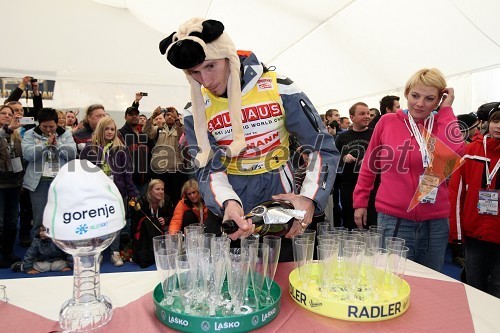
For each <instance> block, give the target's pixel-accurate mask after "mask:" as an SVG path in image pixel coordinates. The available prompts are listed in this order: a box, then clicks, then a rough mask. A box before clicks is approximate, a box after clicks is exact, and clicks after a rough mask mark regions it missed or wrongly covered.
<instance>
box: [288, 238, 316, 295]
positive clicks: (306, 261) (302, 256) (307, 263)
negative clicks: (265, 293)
mask: <svg viewBox="0 0 500 333" xmlns="http://www.w3.org/2000/svg"><path fill="white" fill-rule="evenodd" d="M292 241H293V257H294V259H295V264H296V267H297V269H298V271H299V279H300V282H301V283H302V287H303V288H304V289H307V288H308V287H309V280H310V279H311V274H310V273H311V262H312V258H313V251H314V243H313V242H312V241H311V240H310V239H308V238H298V237H293V238H292Z"/></svg>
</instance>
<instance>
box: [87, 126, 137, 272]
mask: <svg viewBox="0 0 500 333" xmlns="http://www.w3.org/2000/svg"><path fill="white" fill-rule="evenodd" d="M117 133H118V131H117V128H116V124H115V121H114V120H113V119H112V118H110V117H104V118H102V119H101V120H99V122H98V123H97V126H96V128H95V131H94V133H93V134H92V139H91V142H89V143H87V145H86V146H85V148H83V150H82V151H81V153H80V159H82V160H84V159H85V160H89V161H90V162H92V163H94V164H95V165H97V166H98V167H99V168H101V169H102V171H104V173H105V174H106V175H107V176H108V177H110V178H111V179H113V182H114V183H115V185H116V187H118V190H119V191H120V193H121V195H122V197H123V200H124V202H127V201H128V199H129V198H130V199H132V198H136V197H137V196H138V195H139V192H138V191H137V188H136V187H135V185H134V183H133V182H132V173H133V168H132V163H131V160H130V155H129V152H128V149H127V147H125V146H124V145H123V143H122V142H121V140H120V139H119V138H118V136H117ZM119 246H120V238H119V237H117V238H116V239H115V240H114V241H113V243H112V244H111V246H110V248H111V251H112V256H111V262H112V263H113V264H114V265H115V266H122V265H123V261H122V259H121V257H120V253H119Z"/></svg>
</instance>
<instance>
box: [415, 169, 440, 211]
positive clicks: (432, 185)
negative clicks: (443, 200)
mask: <svg viewBox="0 0 500 333" xmlns="http://www.w3.org/2000/svg"><path fill="white" fill-rule="evenodd" d="M439 183H440V179H439V177H438V176H437V175H434V174H433V173H432V171H431V170H429V169H426V170H425V171H424V174H423V175H421V176H420V179H419V182H418V201H420V202H421V203H431V204H433V203H435V202H436V198H437V194H438V187H439Z"/></svg>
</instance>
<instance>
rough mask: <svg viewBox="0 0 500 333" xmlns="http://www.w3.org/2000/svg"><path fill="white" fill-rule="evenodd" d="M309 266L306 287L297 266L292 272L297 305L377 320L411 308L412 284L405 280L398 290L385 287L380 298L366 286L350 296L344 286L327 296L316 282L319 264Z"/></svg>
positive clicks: (322, 312) (360, 319)
mask: <svg viewBox="0 0 500 333" xmlns="http://www.w3.org/2000/svg"><path fill="white" fill-rule="evenodd" d="M310 265H311V266H312V267H311V270H310V272H311V273H310V279H309V280H308V281H309V283H308V285H306V286H304V283H303V282H302V281H301V280H300V278H299V271H298V268H296V269H294V270H293V271H292V272H291V273H290V276H289V282H290V284H289V286H290V287H289V293H290V296H291V297H292V299H293V300H294V301H295V302H296V303H297V304H298V305H300V306H301V307H303V308H305V309H307V310H309V311H311V312H314V313H317V314H320V315H323V316H326V317H330V318H335V319H341V320H348V321H358V322H374V321H382V320H389V319H392V318H396V317H399V316H400V315H402V314H403V313H405V312H406V310H408V308H409V307H410V286H409V285H408V283H407V282H406V281H405V280H404V279H403V280H402V281H401V285H400V287H399V288H398V289H397V291H396V292H394V291H392V290H391V291H390V292H389V291H387V290H386V291H385V292H384V293H383V294H382V295H381V296H377V297H375V296H374V295H373V294H372V293H371V292H370V290H369V288H367V287H359V288H357V289H356V291H355V292H354V293H352V295H349V294H348V293H347V292H346V288H345V287H342V286H340V287H339V288H338V289H337V290H333V291H332V290H329V291H328V292H327V293H326V295H325V293H322V292H321V291H320V290H319V287H318V283H317V281H318V276H319V269H320V268H319V266H320V264H318V263H313V264H310Z"/></svg>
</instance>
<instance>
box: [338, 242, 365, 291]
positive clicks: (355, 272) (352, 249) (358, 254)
mask: <svg viewBox="0 0 500 333" xmlns="http://www.w3.org/2000/svg"><path fill="white" fill-rule="evenodd" d="M343 250H344V257H343V259H344V260H345V264H346V267H345V268H346V273H347V274H345V276H344V284H345V286H346V288H347V295H346V296H347V298H348V299H355V296H356V291H357V289H358V285H359V280H360V275H361V274H360V273H361V265H362V264H363V258H364V256H365V249H364V247H361V246H347V247H344V249H343Z"/></svg>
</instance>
